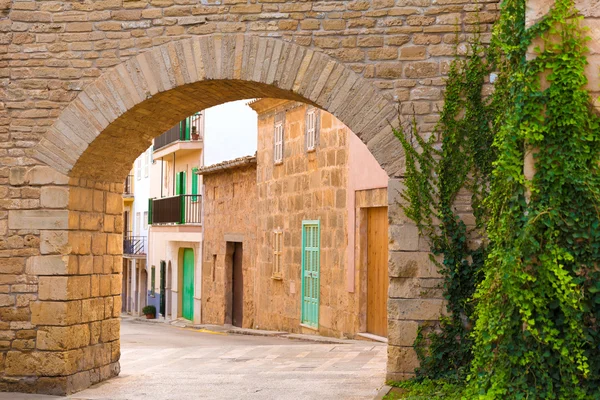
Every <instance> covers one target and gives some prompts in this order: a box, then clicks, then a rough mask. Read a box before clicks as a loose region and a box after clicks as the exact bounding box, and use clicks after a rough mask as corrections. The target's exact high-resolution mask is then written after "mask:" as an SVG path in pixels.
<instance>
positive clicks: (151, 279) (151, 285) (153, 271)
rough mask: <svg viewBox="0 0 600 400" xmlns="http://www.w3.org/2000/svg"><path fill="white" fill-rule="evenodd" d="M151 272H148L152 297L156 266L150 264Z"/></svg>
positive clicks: (154, 292)
mask: <svg viewBox="0 0 600 400" xmlns="http://www.w3.org/2000/svg"><path fill="white" fill-rule="evenodd" d="M151 271H152V272H151V273H150V296H152V297H154V296H155V295H156V290H155V287H156V267H155V266H154V265H153V266H152V270H151Z"/></svg>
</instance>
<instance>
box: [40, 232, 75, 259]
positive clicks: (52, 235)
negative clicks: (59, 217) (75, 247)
mask: <svg viewBox="0 0 600 400" xmlns="http://www.w3.org/2000/svg"><path fill="white" fill-rule="evenodd" d="M70 250H71V247H70V246H69V232H68V231H41V232H40V252H41V253H42V254H68V253H69V252H70Z"/></svg>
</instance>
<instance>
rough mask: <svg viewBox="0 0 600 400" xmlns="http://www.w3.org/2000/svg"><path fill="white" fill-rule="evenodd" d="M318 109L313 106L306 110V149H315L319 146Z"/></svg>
mask: <svg viewBox="0 0 600 400" xmlns="http://www.w3.org/2000/svg"><path fill="white" fill-rule="evenodd" d="M317 116H318V113H317V109H316V108H314V107H311V108H309V109H308V111H307V112H306V150H307V151H314V150H315V149H316V148H317V131H318V121H317Z"/></svg>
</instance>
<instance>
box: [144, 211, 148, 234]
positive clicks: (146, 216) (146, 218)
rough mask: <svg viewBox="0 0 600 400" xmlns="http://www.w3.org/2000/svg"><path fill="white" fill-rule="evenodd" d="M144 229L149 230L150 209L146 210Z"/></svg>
mask: <svg viewBox="0 0 600 400" xmlns="http://www.w3.org/2000/svg"><path fill="white" fill-rule="evenodd" d="M144 229H145V230H148V211H144Z"/></svg>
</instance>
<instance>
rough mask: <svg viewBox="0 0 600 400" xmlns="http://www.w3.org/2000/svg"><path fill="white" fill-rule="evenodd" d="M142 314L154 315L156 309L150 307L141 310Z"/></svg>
mask: <svg viewBox="0 0 600 400" xmlns="http://www.w3.org/2000/svg"><path fill="white" fill-rule="evenodd" d="M142 314H144V315H156V307H154V306H152V305H150V306H145V307H144V308H142Z"/></svg>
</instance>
